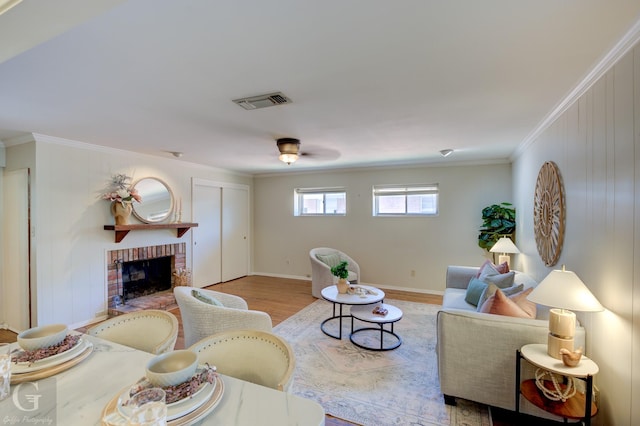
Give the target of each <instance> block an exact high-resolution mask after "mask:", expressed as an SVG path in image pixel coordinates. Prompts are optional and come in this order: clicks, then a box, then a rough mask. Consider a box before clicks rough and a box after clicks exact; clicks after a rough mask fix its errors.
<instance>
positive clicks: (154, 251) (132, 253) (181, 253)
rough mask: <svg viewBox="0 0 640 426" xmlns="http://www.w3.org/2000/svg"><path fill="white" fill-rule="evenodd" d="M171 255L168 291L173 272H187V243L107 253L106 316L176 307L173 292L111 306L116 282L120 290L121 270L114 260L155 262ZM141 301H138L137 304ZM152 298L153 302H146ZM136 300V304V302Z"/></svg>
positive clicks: (172, 281) (172, 282) (172, 283)
mask: <svg viewBox="0 0 640 426" xmlns="http://www.w3.org/2000/svg"><path fill="white" fill-rule="evenodd" d="M165 256H171V288H173V285H174V279H175V277H174V275H173V273H174V272H175V271H176V270H178V269H186V267H187V257H186V243H176V244H163V245H159V246H147V247H135V248H129V249H122V250H111V251H108V252H107V274H108V275H107V303H108V306H109V316H115V315H120V314H123V313H126V312H131V311H133V310H138V309H167V308H170V307H171V306H173V305H175V299H174V298H173V292H171V291H170V292H168V293H166V292H162V293H158V297H153V296H154V295H152V296H144V297H139V298H137V299H132V300H129V301H127V305H124V306H123V305H120V306H117V307H116V306H114V303H113V297H114V296H116V295H117V294H118V283H120V287H122V268H119V267H118V264H117V262H116V261H120V262H130V261H134V260H147V259H155V258H158V257H165ZM138 299H140V301H138ZM150 299H153V300H154V301H153V302H149V301H150ZM136 301H138V302H137V303H136Z"/></svg>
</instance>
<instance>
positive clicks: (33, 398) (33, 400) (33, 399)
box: [12, 382, 42, 412]
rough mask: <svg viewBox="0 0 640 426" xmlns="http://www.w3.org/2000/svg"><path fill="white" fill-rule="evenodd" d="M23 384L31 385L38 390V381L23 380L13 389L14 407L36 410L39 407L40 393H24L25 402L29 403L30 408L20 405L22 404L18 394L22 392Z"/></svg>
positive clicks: (23, 409) (22, 409)
mask: <svg viewBox="0 0 640 426" xmlns="http://www.w3.org/2000/svg"><path fill="white" fill-rule="evenodd" d="M23 385H31V386H33V388H34V389H35V390H36V391H37V390H38V383H37V382H35V383H34V382H23V383H20V384H19V385H17V386H16V389H15V390H14V391H13V398H12V399H13V403H14V404H15V405H16V407H18V409H20V410H21V411H27V412H29V411H36V410H37V409H38V407H39V405H38V402H39V401H40V398H41V397H42V395H40V394H25V395H24V397H25V399H26V402H29V403H30V404H31V407H30V408H25V407H23V406H22V404H21V403H20V399H19V398H18V396H19V395H21V394H22V386H23Z"/></svg>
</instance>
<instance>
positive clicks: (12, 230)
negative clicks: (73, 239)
mask: <svg viewBox="0 0 640 426" xmlns="http://www.w3.org/2000/svg"><path fill="white" fill-rule="evenodd" d="M2 189H3V191H2V193H3V200H2V206H3V207H2V213H3V215H2V217H3V221H2V234H3V238H2V252H3V257H4V259H3V260H4V262H3V267H2V272H1V273H2V280H0V282H1V283H2V286H1V287H0V295H1V296H2V297H1V298H0V299H1V300H0V308H2V312H1V313H0V323H3V322H6V323H7V325H8V326H9V329H11V330H13V331H15V332H20V331H23V330H26V329H28V328H30V327H31V318H30V315H31V314H30V311H31V308H30V287H29V285H30V283H29V170H28V169H20V170H15V171H9V172H4V173H3V179H2Z"/></svg>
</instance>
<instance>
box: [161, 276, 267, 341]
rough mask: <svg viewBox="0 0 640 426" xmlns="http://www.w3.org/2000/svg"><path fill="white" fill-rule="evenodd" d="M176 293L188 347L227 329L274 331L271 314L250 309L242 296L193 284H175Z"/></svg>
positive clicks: (174, 292)
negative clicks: (195, 286)
mask: <svg viewBox="0 0 640 426" xmlns="http://www.w3.org/2000/svg"><path fill="white" fill-rule="evenodd" d="M173 294H174V296H175V298H176V302H177V303H178V307H179V308H180V316H181V318H182V328H183V331H184V346H185V347H189V346H191V345H193V344H194V343H196V342H197V341H198V340H201V339H203V338H205V337H208V336H211V335H212V334H215V333H219V332H221V331H225V330H233V329H245V328H250V329H256V330H264V331H271V330H272V327H273V323H272V322H271V317H270V316H269V314H267V313H266V312H261V311H254V310H251V309H249V308H248V306H247V302H246V301H245V300H244V299H243V298H241V297H238V296H234V295H232V294H227V293H221V292H218V291H213V290H205V289H202V288H193V287H175V288H174V289H173Z"/></svg>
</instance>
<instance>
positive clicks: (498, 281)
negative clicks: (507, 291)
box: [480, 271, 516, 288]
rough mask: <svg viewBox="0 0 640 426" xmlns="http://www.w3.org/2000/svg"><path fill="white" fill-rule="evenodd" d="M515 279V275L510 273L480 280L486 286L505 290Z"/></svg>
mask: <svg viewBox="0 0 640 426" xmlns="http://www.w3.org/2000/svg"><path fill="white" fill-rule="evenodd" d="M515 277H516V273H515V272H513V271H511V272H507V273H506V274H497V275H488V276H485V277H482V278H480V279H481V280H482V281H484V282H486V283H487V284H495V285H497V286H498V288H507V287H511V286H512V285H513V280H514V278H515Z"/></svg>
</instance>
